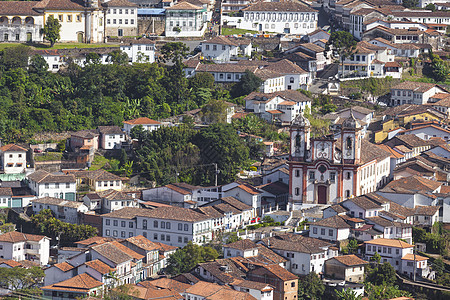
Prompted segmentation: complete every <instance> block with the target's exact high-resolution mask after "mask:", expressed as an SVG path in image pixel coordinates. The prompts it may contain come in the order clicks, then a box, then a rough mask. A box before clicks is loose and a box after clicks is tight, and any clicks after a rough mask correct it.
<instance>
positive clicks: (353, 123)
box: [342, 110, 361, 129]
mask: <svg viewBox="0 0 450 300" xmlns="http://www.w3.org/2000/svg"><path fill="white" fill-rule="evenodd" d="M342 128H347V129H359V128H361V123H359V121H358V120H357V119H356V118H355V116H354V115H353V112H352V111H351V110H350V116H349V117H348V118H347V119H345V120H344V122H343V123H342Z"/></svg>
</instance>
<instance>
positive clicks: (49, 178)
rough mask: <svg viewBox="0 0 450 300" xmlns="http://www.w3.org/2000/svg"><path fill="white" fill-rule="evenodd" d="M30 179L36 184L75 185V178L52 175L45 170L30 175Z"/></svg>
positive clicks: (64, 175)
mask: <svg viewBox="0 0 450 300" xmlns="http://www.w3.org/2000/svg"><path fill="white" fill-rule="evenodd" d="M28 179H29V180H31V181H34V182H36V183H73V182H76V180H75V176H73V175H71V174H69V175H66V174H51V173H49V172H47V171H45V170H37V171H36V172H33V173H31V174H30V175H28Z"/></svg>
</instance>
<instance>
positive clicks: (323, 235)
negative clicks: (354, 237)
mask: <svg viewBox="0 0 450 300" xmlns="http://www.w3.org/2000/svg"><path fill="white" fill-rule="evenodd" d="M351 228H352V226H350V225H349V224H348V223H347V222H346V220H345V219H344V217H342V216H339V215H335V216H332V217H329V218H326V219H322V220H319V221H316V222H314V223H310V224H309V229H310V232H309V236H310V237H312V238H318V239H323V240H327V241H342V240H347V239H348V238H349V237H350V229H351Z"/></svg>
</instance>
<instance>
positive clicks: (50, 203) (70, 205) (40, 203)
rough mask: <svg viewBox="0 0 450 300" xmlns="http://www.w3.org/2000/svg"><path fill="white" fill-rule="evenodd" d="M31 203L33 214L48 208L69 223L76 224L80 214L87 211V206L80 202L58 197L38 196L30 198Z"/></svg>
mask: <svg viewBox="0 0 450 300" xmlns="http://www.w3.org/2000/svg"><path fill="white" fill-rule="evenodd" d="M31 203H32V207H33V213H34V214H38V213H39V212H40V211H41V210H44V209H50V210H51V211H52V212H53V214H54V215H55V217H56V218H57V219H59V220H61V221H63V222H66V223H71V224H78V223H79V220H80V214H83V213H85V212H87V211H88V208H87V206H86V205H84V204H83V203H82V202H77V201H69V200H64V199H60V198H52V197H44V198H38V199H35V200H32V201H31Z"/></svg>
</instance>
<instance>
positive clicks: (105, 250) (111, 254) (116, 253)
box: [91, 242, 133, 264]
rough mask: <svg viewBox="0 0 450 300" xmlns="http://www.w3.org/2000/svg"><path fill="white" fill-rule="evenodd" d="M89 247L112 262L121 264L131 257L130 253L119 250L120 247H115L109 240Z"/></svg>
mask: <svg viewBox="0 0 450 300" xmlns="http://www.w3.org/2000/svg"><path fill="white" fill-rule="evenodd" d="M91 249H92V250H93V251H95V252H97V253H98V254H100V255H101V256H103V257H105V258H106V259H108V260H110V261H111V262H113V263H114V264H121V263H124V262H127V261H130V260H132V259H133V257H132V256H131V255H129V254H128V253H125V252H123V251H121V249H119V248H118V247H116V246H115V245H114V244H112V243H111V242H108V243H103V244H100V245H96V246H93V247H92V248H91Z"/></svg>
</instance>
